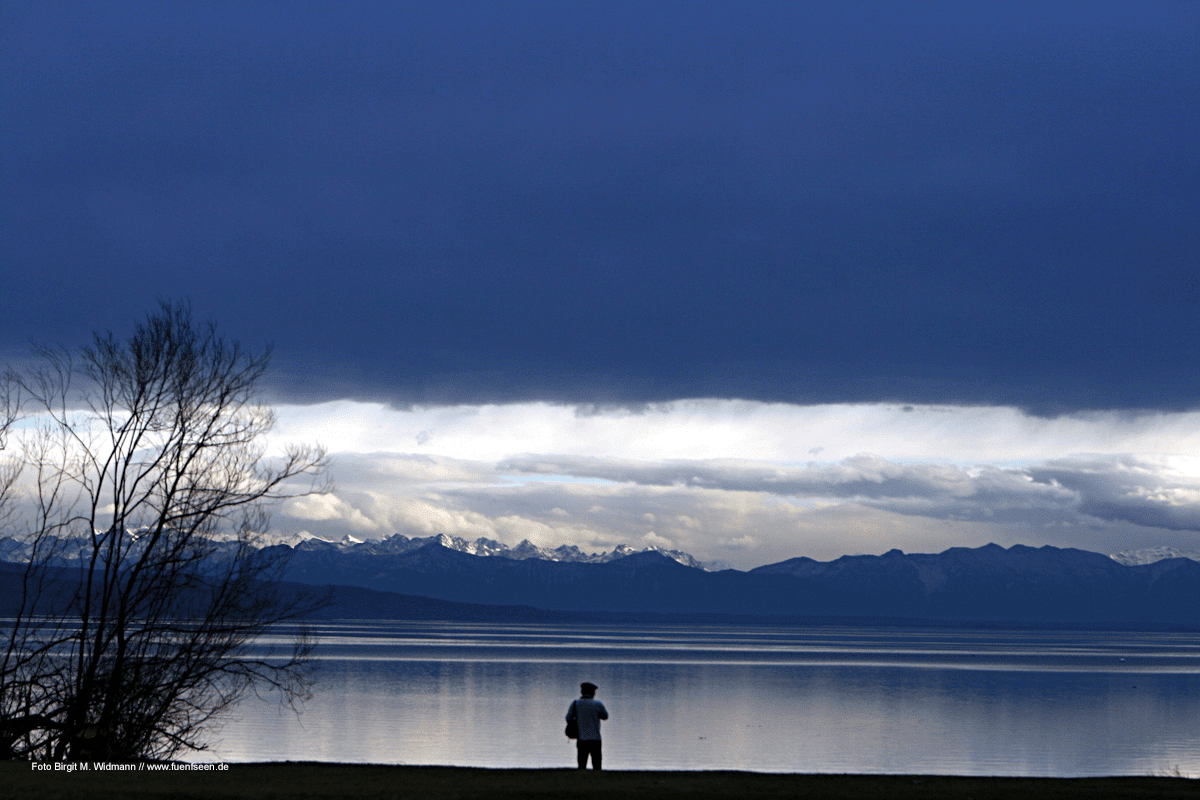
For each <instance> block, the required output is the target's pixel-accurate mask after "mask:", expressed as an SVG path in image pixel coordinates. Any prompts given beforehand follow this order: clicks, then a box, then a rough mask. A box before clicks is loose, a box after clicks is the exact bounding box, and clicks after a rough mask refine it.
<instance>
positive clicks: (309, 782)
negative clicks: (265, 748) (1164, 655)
mask: <svg viewBox="0 0 1200 800" xmlns="http://www.w3.org/2000/svg"><path fill="white" fill-rule="evenodd" d="M0 787H2V788H0V795H2V796H4V797H13V798H38V799H39V800H45V799H46V798H59V797H63V798H66V797H72V798H73V797H82V796H87V797H88V798H89V799H91V798H101V799H102V798H118V797H120V798H124V797H171V798H190V797H195V798H212V797H272V798H287V797H297V798H300V797H304V798H322V797H326V798H354V800H364V798H375V797H380V798H384V797H400V798H409V797H411V798H422V800H425V799H426V798H432V799H433V800H441V799H442V798H445V799H446V800H449V799H450V798H513V799H514V800H515V799H516V798H560V797H561V798H568V797H570V798H574V797H585V798H595V799H596V800H599V799H600V798H614V800H615V798H622V799H624V798H631V797H632V798H652V797H653V798H659V797H684V796H686V797H688V798H689V799H690V800H698V799H699V798H710V797H711V798H734V797H736V798H780V797H805V798H880V797H887V798H942V797H947V798H949V797H954V798H963V797H973V798H977V800H983V799H984V798H1008V797H1020V798H1034V799H1035V800H1036V799H1037V798H1091V797H1130V798H1138V797H1147V798H1149V797H1167V798H1170V797H1191V798H1194V797H1196V796H1197V794H1200V783H1198V782H1197V781H1195V780H1188V779H1185V778H1156V777H1136V778H959V777H946V776H918V775H773V774H763V773H754V772H619V771H613V772H603V773H599V774H596V773H591V772H588V773H579V772H577V771H576V770H571V769H553V770H552V769H512V770H509V769H466V768H458V767H388V766H374V765H355V764H313V763H295V764H293V763H282V764H230V765H229V769H228V771H223V772H167V773H162V772H145V771H142V772H97V771H94V770H91V771H88V772H74V773H65V772H50V771H39V772H35V771H33V770H31V768H30V765H29V764H27V763H19V762H7V763H0Z"/></svg>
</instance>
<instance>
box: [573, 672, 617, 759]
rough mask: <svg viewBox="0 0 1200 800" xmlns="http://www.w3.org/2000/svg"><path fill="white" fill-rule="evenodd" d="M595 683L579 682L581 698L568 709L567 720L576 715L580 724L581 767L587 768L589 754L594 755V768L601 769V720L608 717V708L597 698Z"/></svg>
mask: <svg viewBox="0 0 1200 800" xmlns="http://www.w3.org/2000/svg"><path fill="white" fill-rule="evenodd" d="M597 688H599V687H597V686H596V684H594V683H581V684H579V693H580V695H581V696H580V698H579V699H578V700H576V701H575V702H573V703H571V707H570V708H569V709H567V722H570V721H571V718H572V717H574V719H575V721H576V723H577V724H578V726H579V738H578V739H576V740H575V749H576V750H577V751H578V756H579V758H578V760H579V768H580V769H587V762H588V756H589V755H590V756H591V757H592V769H600V768H601V764H602V762H603V758H602V756H601V754H600V720H602V719H608V709H606V708H605V707H604V703H601V702H600V701H599V700H597V699H596V689H597Z"/></svg>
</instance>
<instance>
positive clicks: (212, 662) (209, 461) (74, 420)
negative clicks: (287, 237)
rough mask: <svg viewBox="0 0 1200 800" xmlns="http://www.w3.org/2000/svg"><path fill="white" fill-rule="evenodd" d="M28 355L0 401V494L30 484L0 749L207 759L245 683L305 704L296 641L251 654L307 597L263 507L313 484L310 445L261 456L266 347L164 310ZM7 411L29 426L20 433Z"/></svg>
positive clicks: (68, 755) (300, 645)
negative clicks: (129, 327) (280, 553)
mask: <svg viewBox="0 0 1200 800" xmlns="http://www.w3.org/2000/svg"><path fill="white" fill-rule="evenodd" d="M38 355H39V356H40V361H41V366H40V367H39V368H37V369H35V370H32V371H29V372H26V373H23V374H15V373H9V375H8V376H7V380H6V381H5V387H6V388H5V394H3V395H0V399H2V400H4V402H5V405H4V406H3V409H4V412H3V414H4V415H3V416H0V425H2V427H0V443H3V442H6V441H9V440H12V442H17V443H18V448H17V449H18V450H19V454H18V457H17V459H16V460H15V461H13V462H12V463H13V465H14V466H12V467H11V468H8V469H9V471H5V468H0V501H2V500H3V499H4V498H5V497H6V494H5V493H6V492H11V491H12V489H13V487H14V486H15V485H16V481H17V477H18V475H21V474H24V475H26V476H27V477H29V478H32V481H31V484H32V486H33V492H32V495H33V496H32V502H31V503H30V504H29V506H30V508H31V509H32V510H30V511H29V512H28V513H27V514H26V515H24V517H23V518H22V523H21V524H20V525H18V526H14V525H13V524H11V520H10V524H9V525H8V526H7V527H8V528H9V529H10V530H15V529H16V528H19V530H16V532H17V533H18V535H19V536H20V537H21V539H22V541H24V542H25V543H26V545H27V546H28V549H29V553H30V556H29V561H28V563H27V565H26V566H25V568H24V569H23V571H22V572H21V589H20V594H19V602H18V603H17V609H16V611H17V616H16V619H15V621H14V622H13V623H12V625H11V627H9V628H7V629H6V632H5V633H4V634H2V635H3V636H4V637H5V638H4V639H3V640H2V643H3V645H4V653H3V657H2V660H0V756H5V755H7V756H8V757H43V758H45V757H49V758H57V759H87V758H95V757H105V758H110V759H139V758H168V757H171V756H173V755H175V754H177V753H178V752H180V751H181V750H185V749H203V747H204V746H205V743H204V733H205V731H207V730H209V729H210V726H211V725H212V724H213V723H214V722H215V721H216V720H217V719H218V718H219V717H220V715H221V714H222V713H223V712H225V711H226V710H228V709H229V708H230V707H232V706H233V705H234V704H235V703H237V702H238V700H239V699H240V698H241V697H243V696H244V694H245V693H246V692H247V691H249V690H255V691H257V690H259V689H261V688H264V687H269V688H271V689H274V690H278V691H279V692H280V693H281V695H282V696H283V697H284V698H285V700H286V701H288V702H294V701H297V700H300V699H303V698H304V697H306V696H307V692H308V682H307V681H308V677H307V676H308V673H307V671H306V664H307V659H308V655H309V652H310V651H309V646H308V643H307V641H306V640H305V639H304V638H303V637H300V638H298V639H297V640H296V642H295V643H294V644H293V646H292V648H291V649H290V650H288V651H287V652H285V653H279V654H272V655H271V656H269V657H266V656H263V655H262V654H260V653H258V652H257V651H256V650H255V649H254V646H255V642H256V640H257V639H258V638H259V637H260V636H261V634H262V633H263V632H264V631H265V630H266V629H267V628H268V627H269V626H271V625H273V624H276V623H279V622H283V621H287V620H291V619H295V618H297V617H298V616H300V615H301V614H302V613H303V612H305V611H307V610H308V609H309V607H310V606H311V604H312V603H313V602H314V601H313V600H312V599H311V598H308V597H304V596H296V595H288V594H286V593H284V592H281V591H280V590H279V588H278V586H277V584H276V582H275V581H274V580H273V579H274V578H275V577H277V572H278V569H279V567H280V565H279V564H278V563H275V562H272V561H271V560H270V559H269V558H266V557H264V555H263V552H264V551H262V550H261V549H260V548H259V547H258V545H259V544H260V543H261V537H262V534H263V533H264V532H265V531H266V530H267V525H268V521H269V520H268V516H267V514H266V508H265V506H266V504H268V503H270V502H272V501H276V500H279V499H281V498H286V497H295V496H298V495H302V494H308V493H312V492H319V491H323V490H325V489H326V488H327V484H326V483H325V481H324V474H325V471H326V466H327V465H326V457H325V453H324V451H323V450H322V449H321V448H318V447H304V446H296V447H291V448H289V449H287V450H286V451H285V453H284V454H282V455H280V456H274V457H268V456H267V455H266V453H265V452H264V449H263V440H264V436H265V434H266V433H267V432H268V431H269V430H270V429H271V427H272V425H273V424H274V416H273V414H272V413H271V411H270V410H269V409H267V408H265V407H263V406H261V405H259V404H258V403H257V402H256V400H255V389H256V386H257V384H258V382H259V380H260V379H261V378H262V376H263V374H264V373H265V371H266V368H267V364H268V361H269V352H263V353H258V354H255V353H249V352H247V351H244V350H243V349H242V348H241V347H240V346H239V345H238V344H237V343H236V342H229V341H227V340H226V339H224V338H223V337H222V336H220V335H219V334H218V332H217V330H216V328H215V326H213V325H212V324H205V325H197V324H196V323H194V322H193V320H192V316H191V310H190V308H188V307H187V306H186V305H180V304H172V303H164V304H162V305H161V307H160V309H159V310H158V311H157V312H155V313H152V314H150V315H149V316H148V317H147V319H146V320H145V321H144V322H142V323H141V324H139V325H138V326H137V327H136V329H135V331H134V334H133V336H132V337H130V338H129V339H128V340H118V339H117V338H116V337H115V336H114V335H113V334H111V333H104V334H97V335H96V336H95V337H94V341H93V343H92V344H91V345H90V346H88V347H85V348H82V349H81V350H80V351H79V353H78V354H72V353H70V352H68V351H65V350H62V349H48V348H43V349H41V350H39V351H38ZM19 409H23V410H24V411H25V413H27V414H28V415H29V419H31V420H33V421H34V424H32V425H31V426H25V428H26V429H25V430H22V431H21V432H20V434H21V435H20V436H17V435H14V432H13V429H14V426H15V421H16V419H17V416H16V415H17V411H18V410H19ZM5 434H8V435H7V436H6V435H5ZM10 475H11V478H10V477H9V476H10ZM3 508H4V506H3V505H0V510H3Z"/></svg>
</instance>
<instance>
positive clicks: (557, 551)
mask: <svg viewBox="0 0 1200 800" xmlns="http://www.w3.org/2000/svg"><path fill="white" fill-rule="evenodd" d="M429 544H436V545H438V546H439V547H445V548H447V549H448V550H457V551H458V552H460V553H467V554H469V555H473V556H488V557H498V558H511V559H514V560H517V561H523V560H525V559H538V560H541V561H564V562H577V563H585V564H602V563H605V562H607V561H612V560H613V559H615V558H623V557H625V556H629V555H633V554H634V553H641V552H647V551H653V552H657V553H662V554H663V555H664V556H666V557H667V558H670V559H673V560H675V561H678V562H679V563H680V564H683V565H685V566H688V567H695V568H696V569H702V570H705V571H708V572H712V571H715V570H721V569H727V568H728V566H727V565H726V564H724V563H721V562H703V561H699V560H698V559H696V558H695V557H693V556H692V555H690V554H688V553H685V552H683V551H681V550H663V549H662V548H660V547H647V548H645V549H643V550H638V549H636V548H634V547H630V546H629V545H627V544H619V545H617V546H616V547H614V548H613V549H612V550H611V551H609V552H607V553H585V552H583V551H582V550H580V549H579V548H578V547H576V546H575V545H561V546H559V547H556V548H554V549H553V550H550V549H548V548H545V547H539V546H537V545H535V544H534V543H533V542H531V541H529V540H528V539H525V540H523V541H522V542H521V543H520V544H518V545H517V546H516V547H509V546H508V545H506V544H504V543H503V542H497V541H495V540H494V539H485V538H482V537H481V538H479V539H475V540H474V541H470V540H467V539H463V538H461V537H459V536H449V535H447V534H444V533H442V534H438V535H437V536H418V537H414V538H411V539H410V538H409V537H407V536H405V535H403V534H400V533H396V534H393V535H391V536H389V537H387V538H386V539H383V540H382V541H379V542H363V543H361V544H355V545H348V544H347V543H345V541H344V540H343V542H341V543H338V544H336V545H334V544H332V543H327V546H334V547H337V548H338V549H339V550H353V551H354V552H362V553H364V554H365V553H406V552H408V551H410V550H416V549H418V548H420V547H425V546H426V545H429ZM309 547H310V548H311V547H312V545H309Z"/></svg>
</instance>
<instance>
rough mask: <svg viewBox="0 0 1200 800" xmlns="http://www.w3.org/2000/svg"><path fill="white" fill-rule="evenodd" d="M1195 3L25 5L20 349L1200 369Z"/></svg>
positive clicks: (1128, 398)
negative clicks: (144, 338)
mask: <svg viewBox="0 0 1200 800" xmlns="http://www.w3.org/2000/svg"><path fill="white" fill-rule="evenodd" d="M1198 53H1200V10H1198V9H1197V7H1196V6H1195V5H1193V4H1177V3H1148V4H1136V5H1133V4H1128V5H1126V4H1116V5H1107V4H1102V3H1095V4H1083V5H1079V6H1058V5H1053V4H1052V5H1042V4H1039V5H1028V6H1013V5H1011V4H996V5H994V6H993V5H991V4H988V5H980V4H970V5H969V6H968V7H967V8H965V9H964V8H962V7H960V6H959V5H957V4H954V5H945V6H925V5H921V6H919V7H914V6H912V5H910V4H898V5H885V4H871V5H867V6H861V7H850V8H845V7H843V5H841V4H838V6H837V8H836V10H835V9H834V6H833V5H831V4H812V5H798V4H790V3H785V4H749V5H746V4H704V5H701V4H678V5H676V4H651V5H650V7H649V8H647V4H641V3H639V4H621V3H612V4H601V5H590V4H587V5H585V4H578V5H577V4H563V3H547V4H538V3H520V4H504V5H502V6H495V7H493V6H491V5H490V4H458V3H429V4H416V3H404V4H390V3H379V4H375V3H360V4H343V3H329V4H320V3H289V4H278V5H268V4H193V3H177V4H176V3H105V4H84V3H80V4H51V3H37V4H15V3H10V4H4V5H3V6H0V92H2V95H0V102H2V105H3V107H4V109H5V113H4V115H3V120H2V121H0V137H2V138H0V144H2V145H3V146H2V147H0V159H2V161H0V165H2V166H3V170H4V174H5V176H6V177H5V180H4V181H3V183H2V184H0V203H2V206H3V222H2V225H3V227H2V229H0V233H2V234H3V236H2V237H0V238H2V244H0V258H2V259H3V262H4V263H5V265H6V272H5V287H4V293H5V298H6V301H7V302H5V304H4V309H3V314H0V349H2V350H7V351H9V352H10V353H11V352H13V351H14V350H16V349H17V348H19V347H20V346H22V345H23V343H24V342H25V341H26V340H28V339H30V338H34V339H39V340H46V339H49V340H60V339H61V340H65V341H68V342H75V341H78V340H79V339H80V338H82V337H83V336H85V335H86V333H87V332H88V331H90V330H91V329H93V328H97V327H112V328H114V329H117V330H124V329H126V328H128V326H129V325H130V323H131V322H132V320H133V318H135V317H138V316H140V315H141V313H142V312H143V311H144V310H145V309H147V308H148V307H150V306H151V305H152V304H153V302H154V298H155V297H156V296H168V297H177V296H186V297H189V298H190V299H191V300H192V302H193V303H194V305H195V307H196V310H197V312H198V313H199V314H200V315H201V316H212V317H214V318H216V319H217V320H218V322H220V323H221V324H222V325H223V326H224V327H225V328H227V329H228V330H229V331H230V332H232V333H234V334H236V335H237V336H239V337H240V338H242V339H243V340H246V341H247V342H257V341H261V340H264V339H271V340H274V341H275V342H276V343H277V359H276V364H277V366H278V367H279V372H278V374H277V380H278V386H277V392H278V393H279V396H280V397H287V398H291V399H299V400H316V399H328V398H331V397H337V396H353V397H360V398H365V397H370V398H377V399H385V400H389V401H391V402H396V403H406V402H476V401H485V400H490V401H497V400H500V401H502V400H517V399H549V400H561V401H572V402H588V403H612V402H617V403H631V404H636V403H645V402H652V401H658V400H670V399H674V398H679V397H687V396H721V397H732V396H741V397H749V398H759V399H772V400H787V401H794V402H818V401H821V402H825V401H829V402H832V401H876V400H903V401H908V402H917V401H922V402H954V401H963V402H975V403H1015V404H1023V405H1028V406H1031V407H1034V408H1035V409H1039V410H1047V411H1054V410H1063V409H1071V408H1083V407H1164V408H1180V407H1191V406H1193V405H1195V401H1196V398H1197V397H1200V373H1198V372H1197V371H1195V370H1188V369H1181V368H1180V365H1181V364H1186V363H1194V361H1195V359H1196V357H1197V355H1198V354H1197V352H1196V350H1197V343H1198V342H1200V336H1198V334H1200V329H1198V327H1197V326H1198V325H1200V314H1197V311H1200V307H1198V306H1200V283H1197V278H1196V277H1195V276H1196V261H1195V254H1196V253H1197V252H1200V162H1198V160H1197V155H1196V154H1197V153H1198V152H1200V149H1198V148H1197V147H1196V145H1197V144H1198V142H1197V131H1198V130H1200V112H1198V110H1197V101H1196V93H1195V83H1194V75H1195V74H1196V67H1197V64H1198V63H1200V59H1198V58H1197V55H1198Z"/></svg>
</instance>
